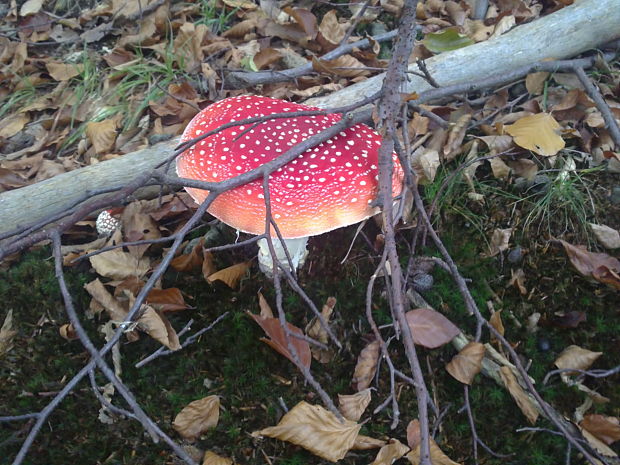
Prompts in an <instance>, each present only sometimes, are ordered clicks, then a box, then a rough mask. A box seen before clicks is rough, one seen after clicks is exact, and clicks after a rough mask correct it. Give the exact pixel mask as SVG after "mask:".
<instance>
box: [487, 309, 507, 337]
mask: <svg viewBox="0 0 620 465" xmlns="http://www.w3.org/2000/svg"><path fill="white" fill-rule="evenodd" d="M489 324H490V325H491V326H493V328H495V330H496V331H497V332H498V333H499V334H500V335H501V336H503V335H504V323H503V322H502V311H501V310H500V311H498V312H493V314H492V315H491V318H489Z"/></svg>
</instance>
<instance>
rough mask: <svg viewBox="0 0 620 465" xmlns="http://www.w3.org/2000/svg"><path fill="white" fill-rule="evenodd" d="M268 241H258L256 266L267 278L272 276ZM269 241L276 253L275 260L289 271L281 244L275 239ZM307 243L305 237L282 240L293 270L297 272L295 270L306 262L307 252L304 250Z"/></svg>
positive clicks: (271, 261) (264, 239)
mask: <svg viewBox="0 0 620 465" xmlns="http://www.w3.org/2000/svg"><path fill="white" fill-rule="evenodd" d="M268 240H269V239H267V238H263V239H260V240H259V241H258V265H259V266H260V269H261V271H262V272H263V273H265V274H266V275H267V276H272V275H273V259H272V256H271V252H270V250H269V243H268V242H267V241H268ZM271 241H272V243H273V248H274V249H275V252H276V259H277V260H278V261H279V262H280V263H282V265H283V266H284V267H285V268H287V269H289V270H290V266H289V262H288V258H287V257H286V252H285V251H284V246H283V244H282V242H280V240H279V239H278V238H277V237H272V238H271ZM307 243H308V238H307V237H299V238H297V239H284V244H285V245H286V250H288V254H289V256H290V257H291V262H292V263H293V268H294V270H297V268H299V267H300V266H302V265H303V264H304V262H305V260H306V256H307V255H308V250H307V249H306V244H307Z"/></svg>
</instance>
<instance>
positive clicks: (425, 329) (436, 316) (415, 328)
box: [405, 308, 461, 349]
mask: <svg viewBox="0 0 620 465" xmlns="http://www.w3.org/2000/svg"><path fill="white" fill-rule="evenodd" d="M405 317H406V318H407V324H408V325H409V329H411V335H412V336H413V342H415V343H416V344H418V345H421V346H423V347H426V348H427V349H436V348H437V347H441V346H442V345H444V344H447V343H448V342H450V341H451V340H452V339H454V338H455V337H456V336H457V335H458V334H459V333H460V332H461V330H460V329H459V328H457V327H456V326H455V325H454V324H453V323H452V322H451V321H450V320H448V319H447V318H446V317H445V316H443V315H442V314H441V313H439V312H436V311H435V310H432V309H430V308H417V309H415V310H411V311H408V312H407V313H405Z"/></svg>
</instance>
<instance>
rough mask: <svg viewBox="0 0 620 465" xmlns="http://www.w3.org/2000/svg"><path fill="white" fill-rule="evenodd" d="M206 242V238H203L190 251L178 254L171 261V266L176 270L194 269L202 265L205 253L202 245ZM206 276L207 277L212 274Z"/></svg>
mask: <svg viewBox="0 0 620 465" xmlns="http://www.w3.org/2000/svg"><path fill="white" fill-rule="evenodd" d="M203 243H204V239H201V240H200V241H199V242H198V243H197V244H196V245H195V246H194V247H192V250H190V252H189V253H186V254H181V255H177V256H176V257H174V258H173V259H172V262H170V266H172V268H173V269H174V270H175V271H194V270H197V269H198V268H200V267H202V263H203V253H202V245H203ZM211 274H212V273H210V274H209V275H207V276H205V279H206V278H207V277H208V276H210V275H211Z"/></svg>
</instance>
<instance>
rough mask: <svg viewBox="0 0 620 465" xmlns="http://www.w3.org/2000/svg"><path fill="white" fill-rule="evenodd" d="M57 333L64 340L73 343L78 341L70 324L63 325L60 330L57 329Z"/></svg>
mask: <svg viewBox="0 0 620 465" xmlns="http://www.w3.org/2000/svg"><path fill="white" fill-rule="evenodd" d="M58 332H59V333H60V337H62V338H63V339H66V340H67V341H73V340H75V339H79V336H78V335H77V333H76V332H75V328H74V327H73V324H71V323H65V324H64V325H62V326H61V327H60V328H58Z"/></svg>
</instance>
